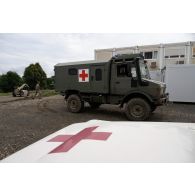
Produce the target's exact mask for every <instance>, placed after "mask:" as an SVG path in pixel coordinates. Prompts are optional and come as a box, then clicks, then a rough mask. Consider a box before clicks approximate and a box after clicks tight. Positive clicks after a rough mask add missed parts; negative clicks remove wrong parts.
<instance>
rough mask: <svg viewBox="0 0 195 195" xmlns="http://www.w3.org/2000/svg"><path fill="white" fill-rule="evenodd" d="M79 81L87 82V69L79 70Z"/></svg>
mask: <svg viewBox="0 0 195 195" xmlns="http://www.w3.org/2000/svg"><path fill="white" fill-rule="evenodd" d="M79 82H89V69H80V70H79Z"/></svg>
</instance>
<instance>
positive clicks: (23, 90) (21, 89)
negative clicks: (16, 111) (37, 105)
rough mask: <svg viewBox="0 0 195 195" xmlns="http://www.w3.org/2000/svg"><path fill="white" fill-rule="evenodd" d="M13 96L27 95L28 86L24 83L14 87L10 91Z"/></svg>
mask: <svg viewBox="0 0 195 195" xmlns="http://www.w3.org/2000/svg"><path fill="white" fill-rule="evenodd" d="M12 95H13V97H17V96H20V97H26V96H29V86H28V85H27V84H26V83H24V84H23V85H21V86H20V87H16V88H15V89H14V91H13V93H12Z"/></svg>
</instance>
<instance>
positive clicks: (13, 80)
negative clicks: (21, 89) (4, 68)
mask: <svg viewBox="0 0 195 195" xmlns="http://www.w3.org/2000/svg"><path fill="white" fill-rule="evenodd" d="M21 84H22V78H21V77H20V76H19V75H18V74H17V73H16V72H12V71H8V72H7V73H6V74H3V75H1V77H0V90H1V91H3V92H10V91H13V89H14V87H16V86H19V85H21Z"/></svg>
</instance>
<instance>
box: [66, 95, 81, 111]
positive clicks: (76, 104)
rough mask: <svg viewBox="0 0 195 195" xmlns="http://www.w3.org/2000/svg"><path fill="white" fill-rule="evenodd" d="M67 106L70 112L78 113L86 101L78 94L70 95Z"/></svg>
mask: <svg viewBox="0 0 195 195" xmlns="http://www.w3.org/2000/svg"><path fill="white" fill-rule="evenodd" d="M67 108H68V111H69V112H73V113H78V112H81V111H82V110H83V108H84V102H83V101H82V100H81V98H80V97H79V96H78V95H75V94H73V95H70V96H69V97H68V99H67Z"/></svg>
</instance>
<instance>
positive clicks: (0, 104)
mask: <svg viewBox="0 0 195 195" xmlns="http://www.w3.org/2000/svg"><path fill="white" fill-rule="evenodd" d="M1 98H2V97H0V160H1V159H3V158H5V157H6V156H8V155H10V154H12V153H14V152H16V151H18V150H20V149H22V148H24V147H26V146H28V145H29V144H32V143H34V142H35V141H37V140H39V139H41V138H43V137H45V136H47V135H49V134H51V133H53V132H55V131H57V130H59V129H61V128H63V127H65V126H68V125H70V124H72V123H77V122H85V121H88V120H91V119H99V120H109V121H126V120H127V119H126V117H125V115H124V114H123V110H121V109H120V108H118V106H111V105H102V106H101V107H100V108H99V109H98V110H93V109H91V108H90V107H89V106H87V107H86V109H85V111H84V112H83V113H82V114H73V113H69V112H68V111H67V109H66V106H65V103H64V100H63V97H62V96H60V95H56V96H51V97H46V98H43V99H41V100H39V99H35V100H32V99H24V98H17V99H13V98H9V99H7V100H6V99H1ZM3 98H4V97H3ZM149 121H160V122H162V121H166V122H195V104H179V103H177V104H176V103H175V104H171V103H170V104H168V105H167V106H161V107H159V108H157V109H156V111H155V112H154V113H153V114H152V116H151V117H150V119H149Z"/></svg>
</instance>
